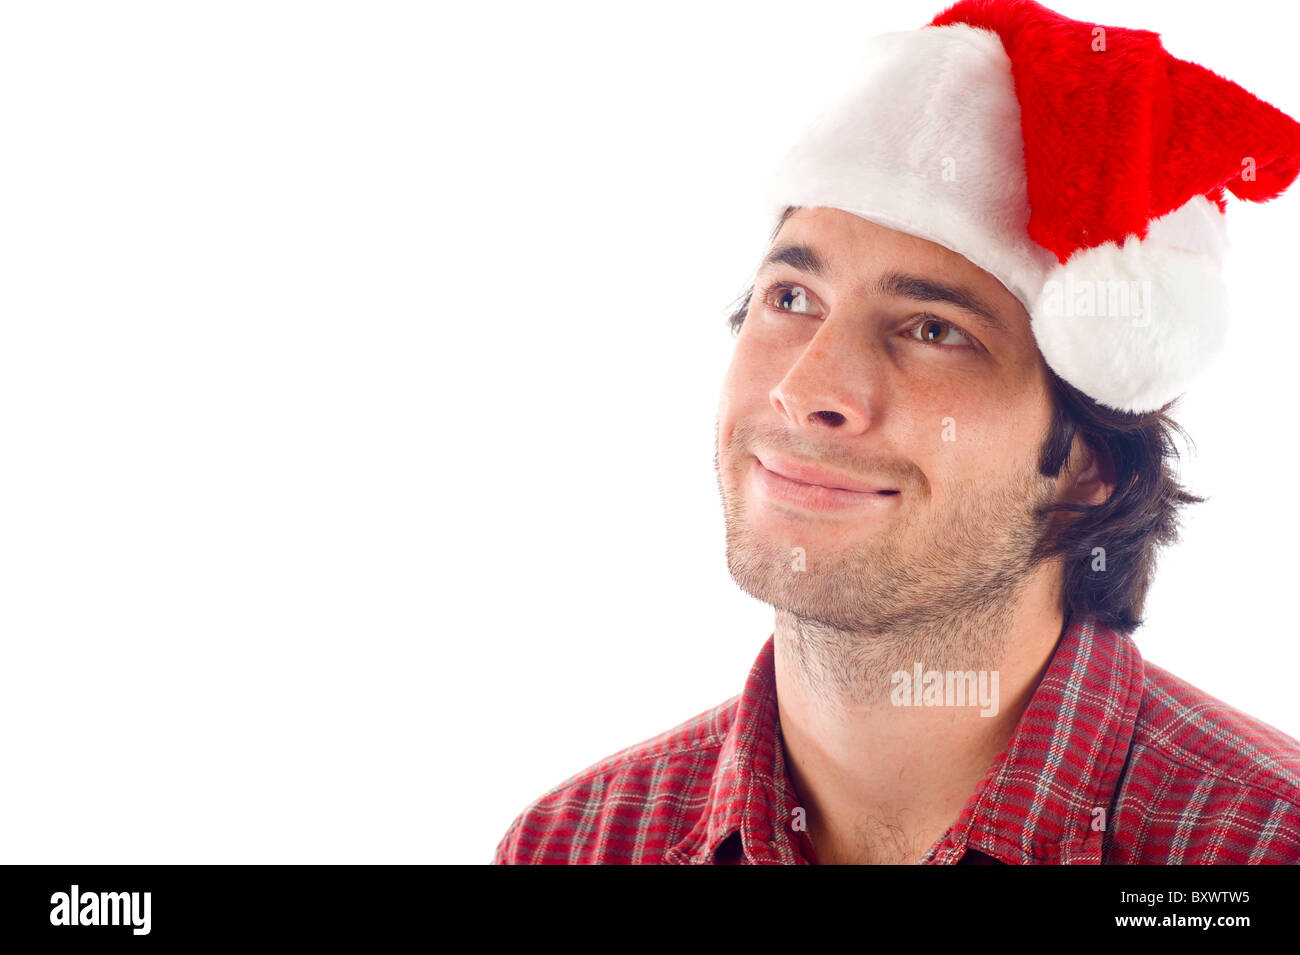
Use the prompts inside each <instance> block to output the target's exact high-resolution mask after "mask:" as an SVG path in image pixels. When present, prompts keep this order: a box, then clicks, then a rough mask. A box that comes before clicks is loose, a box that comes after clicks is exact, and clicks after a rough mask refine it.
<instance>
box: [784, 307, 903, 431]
mask: <svg viewBox="0 0 1300 955" xmlns="http://www.w3.org/2000/svg"><path fill="white" fill-rule="evenodd" d="M873 347H874V346H872V345H870V344H868V343H867V339H866V337H865V336H864V334H863V329H862V325H861V324H860V323H857V324H856V325H855V323H854V322H852V321H849V320H848V318H847V317H845V318H838V317H835V316H831V317H828V318H826V319H825V320H824V321H823V322H822V324H821V325H820V327H818V329H817V332H816V334H814V335H813V337H812V339H811V340H810V341H809V342H808V344H807V345H806V346H805V347H804V349H803V351H802V352H801V353H800V354H799V357H798V358H797V359H796V360H795V363H794V364H793V365H792V366H791V367H790V370H789V371H787V372H786V375H785V377H784V378H782V379H781V381H780V383H779V384H777V386H776V387H775V388H773V389H772V391H771V395H770V398H771V402H772V406H773V407H774V408H775V409H776V410H777V412H778V413H780V414H782V415H784V416H785V417H786V418H788V419H789V420H790V422H791V423H792V424H794V425H795V426H796V427H799V428H827V427H830V428H835V429H837V430H838V431H840V432H846V433H849V434H858V433H860V432H863V431H865V430H866V429H867V428H869V427H871V426H872V424H873V423H874V420H875V418H877V417H878V416H879V408H878V407H877V405H878V402H879V395H880V391H881V384H882V382H881V372H882V362H883V361H884V358H883V356H882V355H881V354H879V353H878V352H876V351H873Z"/></svg>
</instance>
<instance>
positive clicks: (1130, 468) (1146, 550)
mask: <svg viewBox="0 0 1300 955" xmlns="http://www.w3.org/2000/svg"><path fill="white" fill-rule="evenodd" d="M795 208H796V207H794V206H790V207H787V208H786V210H785V213H784V214H783V215H782V216H781V221H780V222H778V223H777V226H776V228H775V229H774V230H773V231H772V239H773V240H775V239H776V236H777V233H779V232H780V231H781V226H782V225H784V224H785V220H786V219H787V218H789V216H790V214H791V213H792V212H793V211H794V210H795ZM753 292H754V289H753V287H752V286H751V287H750V288H749V289H748V290H747V291H746V292H745V293H744V294H743V295H742V296H741V297H740V298H738V299H737V300H736V303H734V304H733V305H732V311H731V314H730V315H729V317H728V319H727V322H728V324H729V325H730V327H731V331H732V334H738V333H739V331H740V327H741V325H742V324H743V323H744V321H745V315H746V314H747V313H748V311H749V300H750V298H751V297H752V295H753ZM1047 372H1048V377H1049V379H1050V383H1051V392H1052V421H1051V424H1050V425H1049V426H1048V431H1047V436H1046V438H1045V439H1044V441H1043V444H1042V447H1041V448H1040V450H1039V455H1038V470H1039V473H1041V474H1042V475H1043V476H1044V477H1056V476H1058V475H1059V474H1060V473H1061V470H1062V468H1064V467H1065V465H1066V463H1067V462H1068V461H1069V457H1070V449H1071V447H1072V446H1073V443H1074V439H1075V436H1076V435H1077V436H1079V437H1080V438H1081V439H1082V440H1083V442H1084V443H1085V444H1087V445H1088V447H1089V448H1090V449H1091V450H1092V452H1093V454H1095V455H1099V456H1100V457H1101V458H1102V459H1104V460H1105V461H1107V462H1108V466H1109V470H1110V471H1111V473H1112V474H1113V476H1114V481H1115V488H1114V490H1113V491H1112V492H1111V495H1110V497H1109V498H1108V499H1107V500H1106V501H1105V502H1104V503H1101V504H1095V505H1093V504H1072V503H1067V502H1060V503H1056V504H1048V505H1046V506H1045V507H1044V508H1043V509H1042V511H1041V512H1040V514H1041V515H1042V516H1043V517H1046V516H1047V515H1049V514H1052V513H1054V512H1057V511H1066V512H1072V513H1075V514H1078V515H1079V516H1078V517H1077V518H1074V519H1072V520H1067V521H1063V522H1062V523H1061V525H1060V526H1059V528H1058V530H1057V532H1056V533H1055V534H1053V535H1049V536H1048V537H1045V538H1044V539H1043V540H1042V541H1040V542H1039V545H1038V547H1037V549H1036V550H1035V551H1034V553H1033V554H1032V555H1031V560H1035V561H1038V560H1046V559H1048V558H1051V557H1054V556H1057V555H1059V556H1060V557H1061V558H1062V564H1063V567H1064V577H1063V580H1062V592H1061V599H1062V605H1063V608H1064V612H1065V615H1066V617H1067V619H1068V618H1069V617H1071V616H1073V615H1078V616H1084V615H1087V616H1092V617H1094V618H1096V619H1097V621H1098V622H1099V623H1101V624H1102V625H1103V626H1106V627H1109V628H1110V629H1112V630H1119V631H1122V632H1124V633H1131V632H1132V631H1134V630H1136V629H1137V628H1138V627H1139V626H1141V624H1142V608H1143V604H1144V603H1145V602H1146V596H1147V592H1148V590H1149V589H1150V587H1151V581H1152V579H1154V577H1155V569H1156V552H1157V550H1158V549H1159V548H1160V547H1162V546H1168V545H1171V544H1174V543H1177V542H1178V540H1179V522H1178V511H1179V509H1180V508H1181V507H1184V506H1185V505H1188V504H1201V503H1204V502H1205V500H1206V498H1204V497H1198V496H1197V495H1195V494H1191V493H1189V492H1188V491H1187V490H1186V489H1185V488H1184V487H1183V486H1182V485H1181V484H1180V483H1179V482H1178V479H1177V477H1176V472H1175V462H1176V460H1177V459H1178V457H1179V453H1178V446H1177V444H1176V443H1175V441H1174V437H1175V435H1180V436H1181V437H1182V438H1184V439H1185V440H1187V441H1188V442H1189V443H1191V444H1192V445H1193V447H1194V446H1195V445H1194V443H1193V442H1191V439H1190V437H1189V436H1188V434H1187V432H1186V431H1184V430H1183V429H1182V427H1180V426H1179V425H1178V423H1177V422H1176V421H1174V420H1173V419H1172V418H1171V417H1170V416H1169V414H1170V412H1171V411H1172V410H1173V407H1174V405H1175V404H1176V403H1177V401H1178V399H1174V400H1173V401H1170V402H1169V403H1168V404H1166V405H1164V406H1163V407H1161V408H1160V409H1159V410H1157V411H1149V412H1143V413H1132V412H1125V411H1116V410H1114V409H1112V408H1108V407H1106V406H1105V405H1102V404H1099V403H1098V402H1096V401H1094V400H1093V399H1092V398H1090V397H1088V396H1087V395H1085V394H1084V393H1083V392H1081V391H1079V389H1077V388H1075V387H1074V386H1072V385H1070V384H1069V383H1068V382H1066V381H1064V380H1063V379H1062V378H1061V377H1060V376H1059V375H1057V374H1056V373H1055V372H1054V371H1052V369H1051V368H1048V369H1047ZM1108 476H1109V475H1108ZM1096 548H1101V551H1100V552H1099V553H1094V551H1095V549H1096ZM1094 564H1095V565H1097V569H1096V570H1094V569H1093V567H1094Z"/></svg>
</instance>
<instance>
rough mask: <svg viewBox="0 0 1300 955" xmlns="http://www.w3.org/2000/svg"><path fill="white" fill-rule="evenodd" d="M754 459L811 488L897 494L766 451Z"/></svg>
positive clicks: (893, 491)
mask: <svg viewBox="0 0 1300 955" xmlns="http://www.w3.org/2000/svg"><path fill="white" fill-rule="evenodd" d="M755 459H756V460H757V461H758V463H759V464H760V465H761V466H762V467H764V468H766V469H767V470H768V471H771V472H772V473H773V474H776V475H778V476H780V477H783V478H785V479H786V480H789V481H797V482H798V483H800V484H806V485H810V486H812V487H823V488H830V489H832V490H840V491H852V492H854V493H857V494H897V493H898V489H897V488H889V487H885V486H884V485H879V484H871V483H869V482H866V481H861V480H859V479H857V478H853V477H848V476H847V475H843V474H837V473H835V472H834V471H830V470H828V469H826V468H822V467H818V466H817V465H815V464H805V463H803V462H800V461H795V460H793V459H790V458H782V457H780V456H779V455H775V454H771V453H770V452H767V451H764V452H763V453H761V454H757V455H755Z"/></svg>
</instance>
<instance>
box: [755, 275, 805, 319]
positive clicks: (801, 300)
mask: <svg viewBox="0 0 1300 955" xmlns="http://www.w3.org/2000/svg"><path fill="white" fill-rule="evenodd" d="M763 300H764V301H765V302H766V303H767V304H768V305H769V306H770V307H772V308H774V309H776V310H777V311H778V312H790V313H792V314H795V315H811V314H813V308H812V296H811V295H809V293H808V290H807V289H806V288H804V287H803V286H802V285H791V284H789V283H787V282H778V283H777V284H775V285H773V286H771V287H770V288H768V290H767V291H766V292H765V293H763Z"/></svg>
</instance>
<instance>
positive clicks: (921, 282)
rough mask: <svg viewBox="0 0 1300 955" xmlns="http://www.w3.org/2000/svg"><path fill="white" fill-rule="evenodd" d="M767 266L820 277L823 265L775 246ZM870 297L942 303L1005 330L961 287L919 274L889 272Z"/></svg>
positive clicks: (808, 253)
mask: <svg viewBox="0 0 1300 955" xmlns="http://www.w3.org/2000/svg"><path fill="white" fill-rule="evenodd" d="M770 265H788V266H790V267H791V268H793V269H798V270H799V271H800V272H807V273H808V274H809V275H816V276H819V277H824V276H825V275H826V272H827V268H826V263H825V262H824V261H822V258H821V256H819V255H818V254H817V251H816V250H815V249H813V248H811V247H810V246H806V245H779V246H776V247H775V248H773V249H772V250H771V251H770V252H768V253H767V255H766V256H764V257H763V264H762V267H763V268H767V267H768V266H770ZM870 292H871V294H872V295H895V296H898V297H899V298H910V299H914V300H915V301H918V302H944V303H946V304H948V305H952V306H954V307H956V308H960V309H962V310H963V311H966V312H970V313H971V314H972V315H977V316H979V317H980V318H981V319H983V320H984V322H985V323H986V324H988V325H990V326H992V327H993V328H995V329H997V330H998V331H999V332H1002V333H1003V334H1005V333H1006V331H1007V327H1006V325H1005V323H1003V321H1002V320H1001V319H1000V318H998V316H997V313H996V312H995V311H994V310H993V309H992V308H990V307H989V306H988V305H986V304H985V303H984V300H983V299H981V298H980V297H979V296H978V295H976V294H975V293H974V292H973V291H971V290H970V289H969V288H967V287H966V286H964V285H954V284H951V283H948V282H939V281H936V280H934V279H927V278H923V277H921V276H919V275H907V274H906V273H903V272H890V273H889V274H888V275H885V276H882V277H881V278H880V279H878V280H877V281H876V282H874V283H873V284H872V285H871V288H870Z"/></svg>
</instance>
